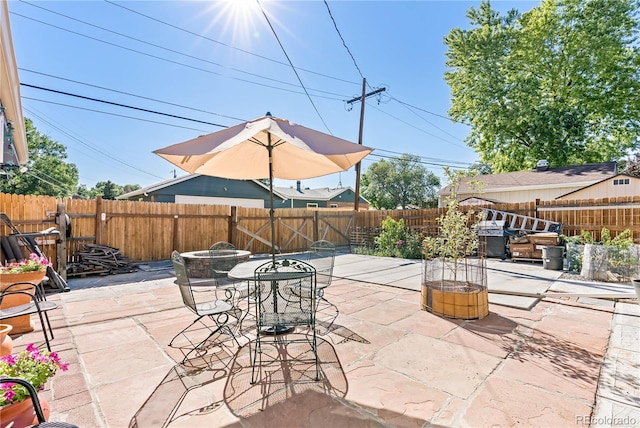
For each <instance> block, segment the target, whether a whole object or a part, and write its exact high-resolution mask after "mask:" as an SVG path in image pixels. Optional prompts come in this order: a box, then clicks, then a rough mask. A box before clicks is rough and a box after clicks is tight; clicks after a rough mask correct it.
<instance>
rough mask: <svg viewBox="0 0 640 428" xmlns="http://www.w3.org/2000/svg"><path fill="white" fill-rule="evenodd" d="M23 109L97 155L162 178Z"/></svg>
mask: <svg viewBox="0 0 640 428" xmlns="http://www.w3.org/2000/svg"><path fill="white" fill-rule="evenodd" d="M25 110H27V111H29V112H30V114H32V115H33V116H35V117H37V118H38V119H40V120H41V121H43V122H44V123H46V124H48V125H49V126H51V127H52V128H54V129H56V130H57V131H58V132H60V133H61V134H63V135H66V136H67V137H69V138H71V139H72V140H75V141H76V142H78V143H80V144H81V145H83V146H85V147H86V148H88V149H89V150H91V151H93V152H95V153H97V154H99V155H101V156H104V157H106V158H108V159H111V160H113V161H115V162H116V163H118V164H122V165H124V166H127V167H129V168H131V169H133V170H136V171H138V172H141V173H143V174H146V175H149V176H151V177H154V178H160V179H162V178H163V177H160V176H158V175H155V174H152V173H149V172H147V171H144V170H142V169H140V168H138V167H136V166H135V165H131V164H129V163H127V162H125V161H124V160H122V159H119V158H117V157H115V156H113V155H111V154H109V153H107V152H105V151H102V150H100V149H98V148H96V147H94V146H92V145H91V144H89V143H86V142H84V141H82V140H81V139H80V138H77V137H75V136H74V135H72V134H71V133H70V132H68V131H66V130H64V129H62V128H61V127H59V126H56V125H55V124H54V123H52V122H51V121H50V120H47V119H46V118H44V117H42V115H38V114H37V113H35V112H33V111H31V110H29V109H28V108H26V107H25Z"/></svg>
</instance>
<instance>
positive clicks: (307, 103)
mask: <svg viewBox="0 0 640 428" xmlns="http://www.w3.org/2000/svg"><path fill="white" fill-rule="evenodd" d="M241 3H243V5H244V6H245V7H240V6H241ZM479 4H480V2H479V1H453V0H448V1H435V0H434V1H329V2H328V5H329V9H330V12H331V15H330V13H329V10H328V9H327V6H326V4H325V3H324V2H323V1H316V0H313V1H268V0H261V2H260V5H261V7H262V10H263V11H264V13H266V15H267V17H268V21H267V19H265V17H264V15H263V12H262V11H261V10H260V8H259V6H258V4H257V2H255V1H249V2H241V1H238V0H235V1H197V2H186V1H119V0H113V1H112V0H109V1H62V2H58V1H35V2H32V1H18V0H10V1H9V11H10V21H11V30H12V34H13V45H14V50H15V55H16V60H17V64H18V67H19V75H20V81H21V83H22V87H21V95H22V103H23V112H24V115H25V116H26V117H28V118H30V119H32V120H33V122H34V123H35V125H36V127H37V129H38V130H39V131H40V132H41V133H44V134H46V135H48V136H49V137H51V138H52V139H54V140H56V141H58V142H60V143H62V144H64V145H65V146H66V147H67V152H68V155H69V157H68V159H67V161H68V162H73V163H75V164H76V165H77V166H78V168H79V171H80V183H81V184H85V185H87V186H88V187H93V186H94V185H95V183H96V182H98V181H106V180H111V181H113V182H115V183H117V184H120V185H125V184H139V185H141V186H143V187H144V186H148V185H151V184H154V183H157V182H160V181H163V180H167V179H170V178H173V175H174V169H175V168H174V166H173V165H171V164H169V163H168V162H166V161H164V160H163V159H161V158H160V157H158V156H156V155H154V154H153V153H152V151H153V150H155V149H158V148H161V147H165V146H168V145H171V144H175V143H179V142H182V141H185V140H188V139H191V138H194V137H196V136H198V135H202V134H207V133H210V132H215V131H217V130H219V129H222V128H221V127H220V126H215V125H223V126H232V125H235V124H237V123H240V122H242V121H245V120H251V119H254V118H257V117H260V116H263V115H264V114H265V113H266V112H271V114H272V115H273V116H276V117H281V118H286V119H289V120H291V121H292V122H295V123H298V124H301V125H304V126H307V127H311V128H315V129H318V130H320V131H323V132H328V133H331V134H333V135H335V136H338V137H341V138H344V139H347V140H350V141H353V142H357V140H358V131H359V122H360V108H361V107H360V104H359V103H354V104H352V109H351V110H350V111H349V109H348V107H349V104H347V103H346V102H345V101H346V100H349V99H352V98H354V97H358V96H359V95H360V94H361V90H362V76H364V77H365V78H366V79H367V84H368V87H367V91H368V92H369V91H372V90H375V89H377V88H380V87H385V88H387V91H386V92H384V93H383V95H382V96H381V97H380V98H379V99H377V98H375V97H371V98H369V99H368V100H367V103H366V106H365V119H364V133H363V141H362V142H363V144H364V145H367V146H369V147H373V148H375V149H376V150H375V151H374V153H373V154H372V155H370V156H369V157H367V158H366V159H365V160H364V161H363V163H362V170H363V171H366V169H367V168H368V166H369V165H371V164H372V163H373V162H376V161H379V160H380V159H381V156H383V157H389V156H396V155H398V154H401V153H411V154H415V155H418V156H420V157H421V159H422V161H423V162H424V165H425V167H427V169H428V170H429V171H431V172H433V173H435V174H436V175H438V176H440V177H442V166H443V165H450V166H453V167H466V166H468V165H469V164H471V163H473V162H475V161H477V159H478V158H477V156H476V154H475V153H474V152H473V150H471V149H469V148H468V147H466V145H465V144H464V139H465V137H466V135H467V133H468V128H467V126H465V125H462V124H455V123H452V122H451V121H450V120H448V119H446V116H447V110H448V108H449V107H450V97H449V88H448V86H447V85H446V83H445V81H444V71H445V69H446V68H445V51H446V47H445V45H444V42H443V38H444V36H446V35H447V34H448V33H449V31H450V30H451V29H452V28H456V27H458V28H466V27H467V26H468V19H467V18H466V15H465V14H466V11H467V10H468V9H469V8H470V7H471V6H476V7H477V6H478V5H479ZM539 4H540V3H539V1H534V2H532V1H493V2H492V7H493V8H494V9H498V10H499V11H501V12H506V11H507V10H509V9H511V8H516V9H518V10H520V11H521V12H522V11H526V10H529V9H531V8H532V7H535V6H537V5H539ZM331 16H333V19H334V20H335V23H336V26H337V29H338V30H339V32H338V31H336V28H335V27H334V23H333V21H332V19H331ZM272 28H273V29H272ZM274 33H275V34H274ZM340 36H342V38H341V37H340ZM276 37H277V38H276ZM343 40H344V44H343ZM278 41H279V42H278ZM279 43H281V44H282V47H283V48H284V50H283V48H282V47H281V46H280V44H279ZM345 44H346V46H347V47H348V50H347V48H345V46H344V45H345ZM285 52H286V54H285ZM349 52H350V53H351V55H352V56H353V59H352V58H351V55H350V54H349ZM287 57H288V58H287ZM354 60H355V64H354ZM289 61H291V63H293V65H294V66H295V67H296V68H297V74H298V76H299V77H298V76H296V73H294V71H293V69H292V68H291V66H290V65H289ZM356 65H357V66H356ZM299 79H300V80H301V81H302V85H301V84H300V81H299ZM33 86H36V87H39V88H34V87H33ZM305 90H306V92H307V93H308V94H309V95H307V94H306V93H305ZM55 91H57V92H55ZM60 92H65V93H67V94H62V93H60ZM68 94H73V95H78V96H81V97H85V98H80V97H76V96H72V95H68ZM87 98H88V99H87ZM91 99H93V100H91ZM310 99H311V100H310ZM95 100H101V101H106V102H107V103H103V102H99V101H95ZM114 103H115V104H122V105H126V106H131V107H135V108H136V109H129V108H125V107H121V106H117V105H114ZM144 110H152V111H156V112H161V113H165V114H166V115H158V114H153V113H151V112H146V111H144ZM167 115H172V116H178V117H184V118H188V119H193V120H197V121H202V122H206V123H198V122H194V121H191V120H184V119H180V118H178V117H169V116H167ZM175 172H176V174H177V175H178V176H181V175H184V172H182V171H180V170H177V171H175ZM340 184H342V186H351V187H355V172H354V170H353V168H352V169H351V170H349V171H346V172H343V173H340V174H333V175H330V176H326V177H320V178H316V179H312V180H305V181H304V182H303V185H304V186H305V187H312V188H315V187H330V188H335V187H338V186H339V185H340ZM443 184H444V180H443ZM276 185H277V186H294V185H295V183H294V182H287V181H281V180H276Z"/></svg>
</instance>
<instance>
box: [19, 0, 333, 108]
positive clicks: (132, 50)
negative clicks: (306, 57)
mask: <svg viewBox="0 0 640 428" xmlns="http://www.w3.org/2000/svg"><path fill="white" fill-rule="evenodd" d="M11 14H12V15H16V16H19V17H21V18H24V19H28V20H30V21H34V22H37V23H39V24H42V25H46V26H48V27H52V28H55V29H58V30H61V31H65V32H67V33H71V34H74V35H76V36H80V37H85V38H87V39H89V40H93V41H96V42H99V43H104V44H106V45H109V46H113V47H116V48H119V49H123V50H126V51H129V52H133V53H136V54H139V55H143V56H147V57H149V58H153V59H157V60H160V61H164V62H168V63H170V64H175V65H179V66H181V67H186V68H190V69H192V70H197V71H201V72H203V73H208V74H213V75H215V76H219V77H224V78H227V79H232V80H237V81H239V82H244V83H249V84H252V85H258V86H261V87H263V88H271V89H277V90H280V91H285V92H291V93H294V94H301V92H298V91H295V90H292V89H285V88H281V87H278V86H273V85H267V84H264V83H259V82H254V81H252V80H247V79H242V78H239V77H234V76H228V75H226V74H222V73H218V72H215V71H212V70H207V69H205V68H201V67H196V66H194V65H189V64H185V63H183V62H179V61H174V60H171V59H168V58H163V57H161V56H158V55H153V54H150V53H147V52H143V51H140V50H137V49H133V48H129V47H126V46H122V45H119V44H117V43H113V42H108V41H106V40H102V39H99V38H97V37H93V36H89V35H86V34H82V33H79V32H77V31H72V30H69V29H67V28H63V27H60V26H57V25H53V24H49V23H47V22H44V21H40V20H38V19H34V18H30V17H28V16H25V15H21V14H19V13H16V12H11ZM197 59H198V60H200V61H206V60H203V59H199V58H197ZM296 75H297V73H296ZM260 77H261V78H263V79H267V80H273V79H270V78H268V77H264V76H260ZM279 83H283V84H285V85H290V86H296V85H294V84H292V83H287V82H279ZM296 87H297V86H296ZM302 89H303V90H304V93H305V94H306V95H307V96H309V92H308V90H307V88H306V87H304V85H303V86H302ZM309 90H311V91H314V92H319V93H327V94H328V95H335V96H342V95H341V94H335V93H330V92H327V91H323V90H320V89H313V88H309ZM314 96H316V97H319V98H327V99H333V100H338V98H332V97H328V96H322V95H318V94H315V95H314Z"/></svg>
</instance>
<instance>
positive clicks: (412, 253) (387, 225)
mask: <svg viewBox="0 0 640 428" xmlns="http://www.w3.org/2000/svg"><path fill="white" fill-rule="evenodd" d="M375 255H377V256H383V257H398V258H403V259H419V258H421V257H422V237H421V236H420V234H419V233H415V232H413V231H411V229H410V228H409V227H407V226H406V225H405V224H404V220H403V219H400V220H397V221H396V220H394V219H393V218H391V217H387V218H386V219H384V221H383V222H382V231H381V232H380V235H378V237H377V238H376V251H375Z"/></svg>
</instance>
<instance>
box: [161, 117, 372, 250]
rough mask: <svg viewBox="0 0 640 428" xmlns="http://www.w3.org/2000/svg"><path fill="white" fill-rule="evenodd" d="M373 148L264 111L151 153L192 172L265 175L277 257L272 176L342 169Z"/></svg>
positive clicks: (310, 175) (311, 175) (246, 177)
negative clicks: (224, 127)
mask: <svg viewBox="0 0 640 428" xmlns="http://www.w3.org/2000/svg"><path fill="white" fill-rule="evenodd" d="M372 151H373V149H371V148H369V147H365V146H362V145H360V144H355V143H352V142H349V141H347V140H343V139H341V138H337V137H334V136H332V135H329V134H325V133H323V132H319V131H315V130H313V129H310V128H306V127H304V126H300V125H296V124H294V123H291V122H289V121H288V120H285V119H278V118H275V117H272V116H271V115H270V114H269V113H267V115H266V116H263V117H260V118H258V119H255V120H252V121H249V122H245V123H241V124H239V125H235V126H232V127H230V128H227V129H223V130H221V131H218V132H214V133H211V134H207V135H202V136H200V137H197V138H194V139H192V140H188V141H185V142H182V143H178V144H174V145H172V146H168V147H165V148H163V149H159V150H155V151H154V152H153V153H155V154H157V155H159V156H161V157H162V158H164V159H166V160H167V161H169V162H171V163H172V164H174V165H176V166H177V167H179V168H181V169H183V170H184V171H187V172H189V173H192V174H203V175H210V176H214V177H223V178H232V179H240V180H251V179H264V178H268V179H269V195H270V202H271V207H270V211H269V220H270V222H271V253H272V258H273V260H274V261H275V228H274V218H273V217H274V208H273V179H274V178H280V179H285V180H299V179H305V178H314V177H320V176H323V175H327V174H332V173H335V172H340V171H345V170H347V169H348V168H350V167H351V166H353V165H355V164H357V163H358V162H360V160H362V159H363V158H364V157H365V156H367V155H368V154H369V153H371V152H372Z"/></svg>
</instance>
